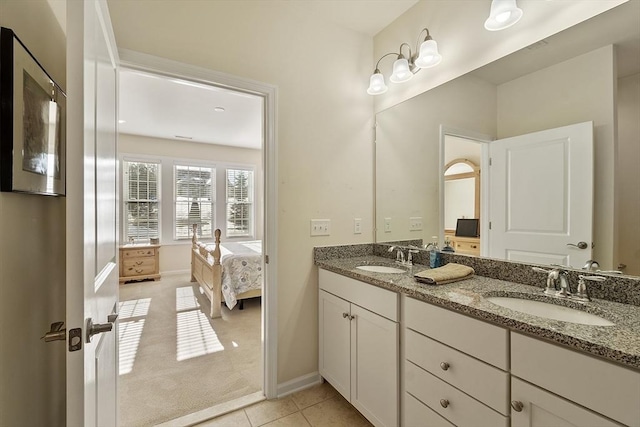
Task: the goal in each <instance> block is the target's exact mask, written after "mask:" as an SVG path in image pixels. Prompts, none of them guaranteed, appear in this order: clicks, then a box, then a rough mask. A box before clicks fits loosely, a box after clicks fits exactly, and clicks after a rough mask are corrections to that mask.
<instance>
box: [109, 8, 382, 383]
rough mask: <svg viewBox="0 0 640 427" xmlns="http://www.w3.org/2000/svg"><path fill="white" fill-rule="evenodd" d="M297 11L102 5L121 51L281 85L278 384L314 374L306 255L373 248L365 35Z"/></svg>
mask: <svg viewBox="0 0 640 427" xmlns="http://www.w3.org/2000/svg"><path fill="white" fill-rule="evenodd" d="M294 3H295V2H275V1H264V2H263V1H261V2H250V3H247V2H234V1H215V2H214V1H207V2H203V1H162V2H158V1H144V0H142V1H141V0H135V1H126V0H118V1H110V2H109V8H110V12H111V18H112V21H113V27H114V30H115V34H116V41H117V43H118V46H119V47H120V48H126V49H131V50H134V51H138V52H144V53H147V54H151V55H156V56H160V57H164V58H168V59H172V60H176V61H180V62H183V63H187V64H193V65H197V66H201V67H205V68H208V69H211V70H216V71H221V72H225V73H229V74H232V75H236V76H240V77H244V78H250V79H254V80H257V81H261V82H265V83H269V84H273V85H276V86H277V87H278V111H277V114H278V129H277V131H278V159H277V161H278V198H279V199H278V201H279V206H278V211H277V212H275V214H276V215H277V216H278V236H277V239H278V242H277V243H278V253H277V257H278V272H277V275H278V279H277V281H278V283H277V284H278V295H277V299H278V378H277V379H278V382H279V383H283V382H286V381H288V380H291V379H294V378H298V377H300V376H303V375H307V374H309V373H312V372H317V370H318V309H317V305H318V283H317V269H316V268H315V267H314V266H313V262H312V248H313V247H314V246H318V245H327V244H341V243H363V242H371V241H372V239H373V235H372V220H373V209H372V207H373V144H372V136H373V135H372V134H373V133H372V124H373V120H372V110H373V101H372V100H371V98H370V97H369V95H367V94H366V84H367V79H368V73H369V72H370V71H369V67H370V64H371V63H372V61H373V60H372V40H371V37H368V36H365V35H362V34H358V33H355V32H352V31H348V30H345V29H341V28H339V27H337V26H333V25H331V24H327V23H323V22H319V21H318V20H317V18H315V17H314V16H312V15H310V14H304V13H301V12H300V11H299V9H298V8H297V7H295V4H294ZM354 217H358V218H362V228H363V233H362V234H359V235H354V234H353V218H354ZM311 218H330V219H331V221H332V222H331V230H332V235H331V236H328V237H316V238H311V237H310V236H309V229H310V227H309V221H310V219H311Z"/></svg>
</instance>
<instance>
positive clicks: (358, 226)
mask: <svg viewBox="0 0 640 427" xmlns="http://www.w3.org/2000/svg"><path fill="white" fill-rule="evenodd" d="M353 234H362V218H354V219H353Z"/></svg>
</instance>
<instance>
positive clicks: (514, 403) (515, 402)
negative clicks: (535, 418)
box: [511, 400, 524, 412]
mask: <svg viewBox="0 0 640 427" xmlns="http://www.w3.org/2000/svg"><path fill="white" fill-rule="evenodd" d="M511 407H512V408H513V410H514V411H516V412H522V408H524V405H523V404H522V402H520V401H519V400H512V401H511Z"/></svg>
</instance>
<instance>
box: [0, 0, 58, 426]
mask: <svg viewBox="0 0 640 427" xmlns="http://www.w3.org/2000/svg"><path fill="white" fill-rule="evenodd" d="M0 25H2V26H3V27H8V28H11V29H12V30H13V31H14V32H15V33H16V34H17V35H18V37H19V38H20V39H21V40H22V42H23V43H24V44H25V45H26V46H27V47H28V48H29V50H30V51H31V52H32V54H33V55H34V56H35V57H36V58H38V61H40V63H41V64H42V65H43V66H44V67H45V69H46V70H47V71H48V72H49V73H50V74H51V76H52V77H53V78H54V80H56V81H57V82H58V84H60V85H61V86H62V87H65V86H66V82H65V79H66V54H65V53H66V49H65V45H66V38H65V35H64V32H63V30H62V29H61V28H60V25H59V24H58V22H57V21H56V19H55V16H54V14H53V12H52V11H51V9H50V7H49V5H48V3H47V2H46V1H45V0H33V1H18V0H15V1H13V0H9V1H7V0H2V1H0ZM64 215H65V199H64V198H51V197H44V196H35V195H25V194H17V193H0V236H2V238H0V324H1V325H2V327H1V328H0V425H2V426H44V425H60V426H61V425H64V424H65V411H66V405H65V394H66V387H65V376H66V374H65V372H66V369H65V354H66V351H65V343H64V342H61V341H57V342H53V343H45V342H44V341H42V340H40V337H41V336H42V335H43V334H44V333H45V332H46V331H47V330H49V325H50V324H51V323H52V322H55V321H63V320H64V319H65V269H64V266H65V258H64V253H65V216H64Z"/></svg>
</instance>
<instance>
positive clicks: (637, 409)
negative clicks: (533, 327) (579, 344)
mask: <svg viewBox="0 0 640 427" xmlns="http://www.w3.org/2000/svg"><path fill="white" fill-rule="evenodd" d="M511 374H512V375H514V376H517V377H519V378H522V379H524V380H527V381H531V382H533V383H535V384H536V385H538V386H540V387H542V388H545V389H547V390H549V391H551V392H553V393H555V394H557V395H559V396H562V397H564V398H565V399H569V400H571V401H574V402H576V403H578V404H580V405H583V406H585V407H586V408H589V409H591V410H593V411H596V412H599V413H601V414H603V415H605V416H607V417H610V418H611V419H614V420H616V421H619V422H622V423H624V424H627V425H629V426H633V427H638V426H640V372H638V371H633V370H631V369H627V368H623V367H621V366H618V365H614V364H612V363H609V362H607V361H604V360H600V359H596V358H595V357H591V356H588V355H586V354H582V353H578V352H575V351H572V350H568V349H566V348H562V347H560V346H557V345H554V344H550V343H547V342H544V341H540V340H537V339H535V338H530V337H527V336H524V335H520V334H517V333H513V332H512V333H511Z"/></svg>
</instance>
